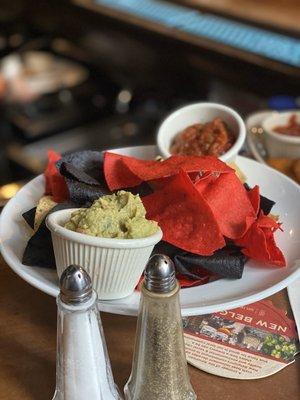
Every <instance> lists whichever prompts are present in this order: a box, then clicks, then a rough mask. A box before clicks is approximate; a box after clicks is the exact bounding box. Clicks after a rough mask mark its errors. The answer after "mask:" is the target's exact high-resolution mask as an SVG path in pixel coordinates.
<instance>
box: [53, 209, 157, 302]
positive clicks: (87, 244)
mask: <svg viewBox="0 0 300 400" xmlns="http://www.w3.org/2000/svg"><path fill="white" fill-rule="evenodd" d="M76 210H77V209H69V210H61V211H56V212H54V213H52V214H50V215H49V216H48V217H47V221H46V223H47V227H48V228H49V229H50V231H51V236H52V242H53V248H54V254H55V261H56V267H57V273H58V276H59V277H60V276H61V274H62V273H63V271H64V270H65V269H66V268H67V267H68V266H69V265H71V264H76V265H79V266H81V267H83V268H84V269H85V270H86V271H87V272H88V273H89V275H90V276H91V279H92V282H93V288H94V289H95V290H96V292H97V294H98V298H99V300H112V299H120V298H123V297H126V296H129V295H130V294H132V293H133V291H134V289H135V287H136V285H137V284H138V282H139V279H140V277H141V275H142V273H143V271H144V268H145V266H146V263H147V261H148V259H149V257H150V254H151V252H152V250H153V247H154V245H155V244H156V243H158V242H159V241H160V240H161V238H162V231H161V229H159V230H158V231H157V232H156V233H154V234H153V235H151V236H148V237H145V238H141V239H110V238H100V237H95V236H90V235H85V234H82V233H78V232H73V231H71V230H69V229H66V228H64V227H63V225H64V224H65V223H66V222H67V221H68V220H69V218H70V216H71V214H72V212H74V211H76Z"/></svg>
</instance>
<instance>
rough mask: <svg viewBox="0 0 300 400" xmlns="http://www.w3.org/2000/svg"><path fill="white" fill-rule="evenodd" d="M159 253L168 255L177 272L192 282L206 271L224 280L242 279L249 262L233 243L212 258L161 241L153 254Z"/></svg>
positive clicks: (218, 251)
mask: <svg viewBox="0 0 300 400" xmlns="http://www.w3.org/2000/svg"><path fill="white" fill-rule="evenodd" d="M157 253H162V254H166V255H168V256H169V257H170V258H171V259H172V260H173V261H174V264H175V268H176V272H177V273H178V274H181V275H184V276H185V277H186V278H188V279H192V280H198V279H199V277H201V276H203V272H204V270H206V271H208V272H210V273H212V274H213V275H218V276H219V277H222V278H231V279H240V278H241V277H242V275H243V271H244V266H245V263H246V261H247V257H246V256H245V255H244V254H242V252H241V250H240V247H238V246H235V245H233V244H231V243H227V244H226V247H224V248H223V249H220V250H217V251H216V252H215V253H214V254H213V255H211V256H201V255H198V254H192V253H187V252H186V251H184V250H181V249H179V248H177V247H176V246H173V245H170V244H169V243H167V242H164V241H161V242H160V243H158V244H157V245H156V246H155V248H154V250H153V253H152V254H157Z"/></svg>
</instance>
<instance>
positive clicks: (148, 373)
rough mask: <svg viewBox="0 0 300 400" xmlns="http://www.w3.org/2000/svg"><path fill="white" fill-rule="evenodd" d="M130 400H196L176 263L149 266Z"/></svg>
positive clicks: (160, 260) (157, 261)
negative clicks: (186, 349)
mask: <svg viewBox="0 0 300 400" xmlns="http://www.w3.org/2000/svg"><path fill="white" fill-rule="evenodd" d="M124 392H125V399H127V400H166V399H168V400H194V399H196V395H195V392H194V390H193V388H192V386H191V383H190V379H189V375H188V368H187V362H186V356H185V349H184V339H183V328H182V320H181V313H180V305H179V284H178V282H177V280H176V277H175V268H174V264H173V262H172V261H171V260H170V259H169V258H168V257H167V256H164V255H160V254H156V255H154V256H152V257H151V258H150V260H149V262H148V264H147V266H146V270H145V279H144V283H143V285H142V289H141V301H140V308H139V316H138V322H137V332H136V341H135V350H134V357H133V365H132V371H131V375H130V378H129V380H128V382H127V384H126V386H125V389H124Z"/></svg>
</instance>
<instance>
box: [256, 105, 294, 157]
mask: <svg viewBox="0 0 300 400" xmlns="http://www.w3.org/2000/svg"><path fill="white" fill-rule="evenodd" d="M291 115H296V116H297V122H298V123H299V124H300V111H287V112H282V113H276V114H272V115H270V116H269V117H267V118H266V119H265V120H264V121H263V122H262V128H263V130H264V132H265V134H264V142H265V146H266V149H267V152H268V156H269V157H284V158H300V136H290V135H285V134H282V133H277V132H275V131H274V128H275V127H277V126H285V125H287V123H288V120H289V119H290V117H291Z"/></svg>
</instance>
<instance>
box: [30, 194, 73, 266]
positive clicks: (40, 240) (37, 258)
mask: <svg viewBox="0 0 300 400" xmlns="http://www.w3.org/2000/svg"><path fill="white" fill-rule="evenodd" d="M74 207H77V206H76V205H75V204H74V203H71V202H66V203H60V204H57V205H56V206H55V207H53V208H52V209H51V210H50V211H49V213H48V214H47V215H49V214H51V213H52V212H54V211H58V210H65V209H68V208H74ZM46 218H47V216H46V217H45V218H44V219H43V221H42V223H41V224H40V226H39V228H38V229H37V231H36V232H35V233H34V234H33V235H32V236H31V238H30V239H29V240H28V243H27V246H26V248H25V250H24V254H23V258H22V263H23V264H24V265H28V266H30V267H42V268H53V269H55V268H56V264H55V257H54V251H53V246H52V240H51V233H50V231H49V229H48V228H47V226H46Z"/></svg>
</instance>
